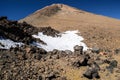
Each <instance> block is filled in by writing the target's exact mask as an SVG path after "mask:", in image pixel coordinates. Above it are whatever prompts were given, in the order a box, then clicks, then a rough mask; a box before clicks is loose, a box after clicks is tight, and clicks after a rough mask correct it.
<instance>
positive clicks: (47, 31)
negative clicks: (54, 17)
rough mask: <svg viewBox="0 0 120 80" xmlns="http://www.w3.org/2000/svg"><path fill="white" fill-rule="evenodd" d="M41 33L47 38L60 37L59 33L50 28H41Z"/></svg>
mask: <svg viewBox="0 0 120 80" xmlns="http://www.w3.org/2000/svg"><path fill="white" fill-rule="evenodd" d="M39 31H40V32H43V34H44V35H47V36H52V37H58V36H60V35H59V33H60V32H59V31H57V30H55V29H52V28H51V27H50V26H49V27H41V28H40V29H39Z"/></svg>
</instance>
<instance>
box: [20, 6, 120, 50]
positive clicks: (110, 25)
mask: <svg viewBox="0 0 120 80" xmlns="http://www.w3.org/2000/svg"><path fill="white" fill-rule="evenodd" d="M22 21H26V22H28V23H29V24H31V25H34V26H36V27H41V26H42V27H45V26H51V27H52V28H54V29H56V30H59V31H61V32H63V31H67V30H79V31H80V32H81V35H82V36H83V37H84V38H85V40H84V42H85V43H86V44H87V45H88V46H89V47H94V45H96V46H97V47H100V48H102V49H106V50H107V49H110V50H115V49H117V48H120V45H119V44H120V41H119V40H120V20H117V19H113V18H109V17H105V16H102V15H96V14H93V13H89V12H86V11H83V10H79V9H76V8H73V7H70V6H68V5H64V4H53V5H50V6H47V7H45V8H42V9H40V10H38V11H36V12H34V13H33V14H30V15H29V16H27V17H25V18H24V19H21V20H20V22H22Z"/></svg>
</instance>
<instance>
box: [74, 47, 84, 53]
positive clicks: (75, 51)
mask: <svg viewBox="0 0 120 80" xmlns="http://www.w3.org/2000/svg"><path fill="white" fill-rule="evenodd" d="M74 53H77V54H83V46H79V45H76V46H74Z"/></svg>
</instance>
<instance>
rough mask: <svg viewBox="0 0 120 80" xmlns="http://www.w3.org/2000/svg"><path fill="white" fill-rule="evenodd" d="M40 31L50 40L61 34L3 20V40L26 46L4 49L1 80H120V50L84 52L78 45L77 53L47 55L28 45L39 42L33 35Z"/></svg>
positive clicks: (0, 29) (0, 51)
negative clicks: (21, 43)
mask: <svg viewBox="0 0 120 80" xmlns="http://www.w3.org/2000/svg"><path fill="white" fill-rule="evenodd" d="M37 31H41V32H43V33H44V34H46V35H50V36H58V35H57V34H58V33H59V31H56V30H54V29H52V28H51V27H46V28H40V29H38V28H35V27H33V26H32V25H29V24H27V23H25V22H24V23H18V22H17V21H10V20H7V17H1V18H0V36H4V37H5V38H10V39H12V40H13V41H21V42H23V43H25V45H23V46H21V47H19V46H17V47H15V48H12V47H11V48H10V49H9V50H4V49H0V80H93V79H94V80H120V63H119V60H120V59H119V56H120V49H116V50H115V51H114V52H112V51H110V50H107V51H103V50H101V49H100V48H99V47H94V48H91V49H89V50H87V51H83V47H82V46H78V45H76V46H75V47H74V52H72V51H69V50H65V51H60V50H56V49H54V50H53V51H49V52H47V51H45V50H44V49H42V48H37V47H35V46H32V45H29V44H27V43H29V42H31V41H34V40H35V39H34V38H33V37H32V36H31V35H32V34H36V33H37ZM21 35H22V37H21ZM27 38H29V39H27ZM43 43H44V42H43ZM0 45H2V44H0ZM3 46H4V45H3Z"/></svg>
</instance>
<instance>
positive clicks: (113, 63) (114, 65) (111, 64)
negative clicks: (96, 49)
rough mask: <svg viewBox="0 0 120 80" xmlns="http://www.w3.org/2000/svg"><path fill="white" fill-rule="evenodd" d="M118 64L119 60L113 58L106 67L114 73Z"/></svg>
mask: <svg viewBox="0 0 120 80" xmlns="http://www.w3.org/2000/svg"><path fill="white" fill-rule="evenodd" d="M117 64H118V62H117V61H116V60H112V61H111V62H110V63H109V66H107V67H106V69H107V70H108V71H109V72H111V73H113V70H114V68H116V67H117Z"/></svg>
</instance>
